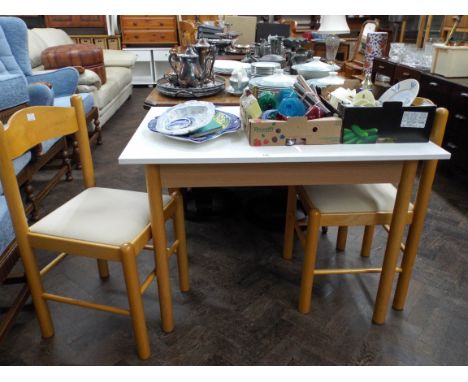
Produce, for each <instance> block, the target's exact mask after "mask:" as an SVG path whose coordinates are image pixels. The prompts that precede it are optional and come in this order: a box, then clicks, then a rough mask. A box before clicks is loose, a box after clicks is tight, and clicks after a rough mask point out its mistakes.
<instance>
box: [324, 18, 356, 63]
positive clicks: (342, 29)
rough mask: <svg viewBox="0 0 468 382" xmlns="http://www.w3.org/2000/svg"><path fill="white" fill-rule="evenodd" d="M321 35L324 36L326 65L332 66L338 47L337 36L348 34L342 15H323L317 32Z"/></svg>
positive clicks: (338, 39) (338, 40)
mask: <svg viewBox="0 0 468 382" xmlns="http://www.w3.org/2000/svg"><path fill="white" fill-rule="evenodd" d="M318 32H319V33H321V34H326V35H327V37H326V38H325V46H326V52H327V53H326V58H327V61H328V63H330V64H334V63H335V58H336V53H337V52H338V47H339V46H340V38H339V37H338V36H337V35H338V34H345V33H349V27H348V23H347V22H346V16H344V15H341V16H340V15H325V16H321V17H320V28H319V30H318Z"/></svg>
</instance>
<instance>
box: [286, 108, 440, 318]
mask: <svg viewBox="0 0 468 382" xmlns="http://www.w3.org/2000/svg"><path fill="white" fill-rule="evenodd" d="M447 118H448V111H447V109H445V108H438V109H437V110H436V115H435V120H434V125H433V128H432V131H431V137H430V140H431V141H432V142H433V143H435V144H437V145H439V146H440V145H441V144H442V140H443V137H444V133H445V127H446V124H447ZM436 167H437V160H431V161H425V162H424V163H423V165H422V171H421V178H420V181H419V188H418V193H417V196H416V201H415V203H414V204H410V205H409V208H408V214H407V215H406V221H405V224H411V226H410V229H409V233H408V240H407V242H406V244H401V249H402V250H403V252H404V254H403V258H402V262H401V265H400V267H398V268H397V270H396V271H397V272H399V273H400V276H399V280H398V285H397V290H396V292H395V300H394V307H395V308H397V309H400V310H401V309H403V306H404V303H405V300H406V295H407V291H408V286H409V281H410V278H411V273H412V268H413V264H414V260H415V256H416V250H417V246H418V243H419V239H420V237H421V233H422V230H423V227H424V218H425V214H426V209H427V206H428V203H429V198H430V194H431V190H432V184H433V181H434V177H435V173H436ZM396 195H397V189H396V187H395V186H394V185H392V184H356V185H354V184H352V185H348V184H346V185H317V186H290V187H289V188H288V202H287V212H286V226H285V239H284V249H283V258H285V259H291V258H292V255H293V245H294V233H295V232H296V234H297V236H298V238H299V241H300V243H301V245H302V247H303V249H304V252H305V253H304V263H303V267H302V279H301V287H300V296H299V311H300V312H302V313H308V312H309V311H310V307H311V299H312V288H313V280H314V276H315V275H332V274H335V275H341V274H350V273H351V274H357V273H379V272H381V270H382V269H381V268H353V269H316V266H315V263H316V257H317V245H318V240H319V230H320V227H321V226H324V227H328V226H338V227H339V228H338V237H337V246H336V247H337V250H339V251H342V250H344V249H345V245H346V237H347V230H348V227H349V226H361V225H363V226H365V229H364V237H363V242H362V247H361V256H364V257H368V256H369V255H370V252H371V247H372V239H373V234H374V228H375V225H383V226H384V228H386V229H387V231H388V229H389V225H390V223H391V221H392V213H393V208H394V205H395V200H396ZM297 199H299V201H300V203H301V205H302V206H303V208H304V211H305V212H306V215H307V216H306V219H302V220H298V219H296V207H297ZM298 216H299V214H298Z"/></svg>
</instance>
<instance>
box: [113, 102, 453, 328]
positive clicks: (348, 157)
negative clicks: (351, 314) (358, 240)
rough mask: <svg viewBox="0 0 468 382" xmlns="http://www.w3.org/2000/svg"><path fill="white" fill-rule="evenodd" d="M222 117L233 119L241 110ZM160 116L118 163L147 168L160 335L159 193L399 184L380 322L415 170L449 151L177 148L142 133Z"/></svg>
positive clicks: (164, 281)
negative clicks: (196, 189)
mask: <svg viewBox="0 0 468 382" xmlns="http://www.w3.org/2000/svg"><path fill="white" fill-rule="evenodd" d="M220 109H221V110H224V111H226V112H230V113H233V114H236V115H238V114H239V107H220ZM165 110H167V108H165V107H154V108H151V109H150V110H149V111H148V114H147V115H146V117H145V118H144V120H143V121H142V122H141V124H140V126H139V127H138V129H137V130H136V132H135V134H134V135H133V137H132V138H131V139H130V141H129V143H128V144H127V146H126V147H125V149H124V151H123V152H122V154H121V155H120V157H119V163H120V164H122V165H144V166H145V176H146V184H147V190H148V198H149V203H150V208H151V216H152V217H151V223H152V229H153V238H154V243H155V245H154V250H155V256H156V259H157V282H158V290H159V297H160V306H161V326H162V328H163V330H164V331H166V332H170V331H172V329H173V327H174V322H173V315H172V298H171V288H170V282H169V269H168V260H167V255H166V248H167V239H166V231H165V224H164V217H163V204H162V187H168V188H182V187H232V186H292V185H317V184H360V183H361V184H362V183H394V184H397V183H398V192H397V198H396V202H395V207H394V210H393V218H392V224H391V226H390V233H389V237H388V242H387V247H386V251H385V257H384V263H383V266H382V273H381V278H380V282H379V288H378V292H377V297H376V301H375V306H374V313H373V317H372V319H373V321H374V322H375V323H378V324H382V323H384V322H385V318H386V315H387V311H388V305H389V299H390V295H391V289H392V282H393V279H394V275H395V269H396V264H397V260H398V256H399V250H400V243H401V238H402V235H403V231H404V219H403V216H405V215H406V214H407V211H408V206H409V202H410V197H411V192H412V188H413V183H414V178H415V174H416V168H417V164H418V162H419V161H427V160H441V159H449V158H450V154H449V153H448V152H447V151H445V150H443V149H442V148H441V147H439V146H437V145H435V144H433V143H432V142H427V143H392V144H389V143H387V144H385V143H383V144H363V145H339V144H338V145H308V146H305V145H301V146H261V147H254V146H250V145H249V143H248V140H247V137H246V135H245V133H244V132H243V131H238V132H236V133H233V134H227V135H224V136H222V137H219V138H217V139H215V140H213V141H210V142H205V143H201V144H196V143H190V142H181V141H176V140H172V139H169V138H167V137H164V136H161V135H159V134H156V133H154V132H151V131H150V130H149V129H148V127H147V125H148V122H149V121H150V120H151V119H153V118H154V117H156V116H158V115H160V114H161V113H162V112H164V111H165ZM424 208H426V207H424ZM423 218H424V217H423ZM403 272H404V270H403ZM410 272H411V270H410ZM401 308H402V307H401Z"/></svg>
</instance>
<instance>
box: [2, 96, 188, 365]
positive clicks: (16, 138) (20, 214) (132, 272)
mask: <svg viewBox="0 0 468 382" xmlns="http://www.w3.org/2000/svg"><path fill="white" fill-rule="evenodd" d="M71 105H72V107H70V108H58V107H47V106H37V107H30V108H27V109H23V110H20V111H18V112H17V113H15V114H14V115H13V116H12V118H11V119H10V123H9V126H8V129H6V130H4V127H3V124H0V178H1V180H2V183H3V187H4V192H5V196H6V199H7V203H8V207H9V210H10V215H11V218H12V222H13V226H14V228H15V233H16V239H17V242H18V246H19V250H20V255H21V258H22V260H23V264H24V268H25V273H26V278H27V282H28V285H29V289H30V291H31V295H32V300H33V303H34V307H35V309H36V313H37V317H38V321H39V325H40V329H41V333H42V336H43V337H44V338H48V337H51V336H53V334H54V327H53V323H52V320H51V316H50V312H49V308H48V304H47V301H48V300H52V301H57V302H62V303H67V304H72V305H79V306H82V307H86V308H92V309H97V310H101V311H106V312H111V313H115V314H120V315H128V316H130V317H131V319H132V324H133V331H134V335H135V339H136V344H137V352H138V355H139V357H140V358H142V359H147V358H148V357H149V356H150V346H149V339H148V333H147V327H146V321H145V316H144V310H143V301H142V295H143V293H144V292H145V291H146V290H147V288H148V287H149V285H150V284H151V282H152V281H153V280H155V279H156V277H157V273H156V266H155V269H153V271H152V272H150V274H149V275H147V276H146V278H145V279H144V281H143V283H141V284H140V281H139V276H138V271H137V264H136V256H137V255H138V254H139V252H140V251H142V250H143V249H152V246H149V245H147V243H148V242H149V241H150V240H151V237H152V234H151V225H150V224H148V225H147V226H146V227H145V228H144V229H143V230H142V231H141V232H140V233H139V234H138V235H137V236H136V237H135V238H134V239H133V240H131V241H130V242H128V243H124V244H122V245H121V246H113V245H107V244H99V243H94V242H86V241H81V240H73V239H68V238H62V237H56V236H49V235H44V234H38V233H33V232H31V231H30V230H29V227H28V223H27V218H26V213H25V210H24V207H23V203H22V201H21V196H20V193H19V189H18V183H17V180H16V176H15V175H14V169H13V164H12V160H13V159H14V158H16V157H18V156H20V155H21V154H23V153H24V152H25V151H27V150H29V149H30V148H31V147H34V146H35V145H37V144H39V143H40V142H43V141H45V140H47V139H51V138H53V137H56V136H66V135H70V134H75V137H76V141H77V142H78V147H79V154H80V160H81V164H82V172H83V178H84V184H85V187H86V188H90V187H94V186H95V177H94V169H93V163H92V158H91V150H90V145H89V138H88V131H87V126H86V120H85V114H84V109H83V103H82V101H81V97H80V96H73V97H72V99H71ZM44 122H46V123H44ZM171 196H172V197H171V200H170V201H169V203H167V204H166V206H165V208H164V220H167V219H169V218H172V220H173V223H174V230H175V237H176V238H175V241H174V243H173V244H172V245H171V247H170V248H167V256H168V257H169V256H171V255H172V254H174V253H176V254H177V258H178V270H179V285H180V289H181V290H182V291H187V290H189V279H188V259H187V246H186V241H185V223H184V212H183V204H182V197H181V195H180V193H178V192H174V193H173V194H172V195H171ZM34 248H38V249H45V250H49V251H55V252H59V253H60V254H59V255H58V256H57V257H56V258H55V259H54V260H52V261H51V262H50V263H49V264H48V265H47V266H46V267H44V268H43V269H42V270H39V268H38V264H37V261H36V258H35V256H34V252H33V249H34ZM67 254H74V255H79V256H85V257H92V258H96V259H97V262H98V270H99V275H100V277H101V278H102V279H106V278H108V277H109V270H108V264H107V262H108V261H109V260H110V261H117V262H121V263H122V268H123V273H124V278H125V283H126V287H127V296H128V301H129V309H123V308H119V307H114V306H109V305H103V304H97V303H94V302H88V301H82V300H77V299H74V298H70V297H65V296H59V295H55V294H51V293H47V292H45V291H44V288H43V285H42V280H41V278H42V276H43V275H44V274H46V273H47V272H48V271H50V269H52V268H53V267H54V266H56V265H57V264H59V263H60V262H61V261H62V260H63V259H64V258H65V257H66V256H67Z"/></svg>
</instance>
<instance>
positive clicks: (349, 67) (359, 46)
mask: <svg viewBox="0 0 468 382" xmlns="http://www.w3.org/2000/svg"><path fill="white" fill-rule="evenodd" d="M378 29H379V22H378V21H377V20H367V21H365V22H364V23H362V26H361V31H360V32H359V37H358V39H357V41H356V46H355V47H354V53H353V56H352V58H351V59H350V60H349V61H345V62H344V64H343V72H344V74H345V76H346V77H348V78H352V77H353V76H354V75H360V74H361V73H362V71H363V70H364V61H365V58H364V56H365V52H366V42H367V33H369V32H377V31H378Z"/></svg>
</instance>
